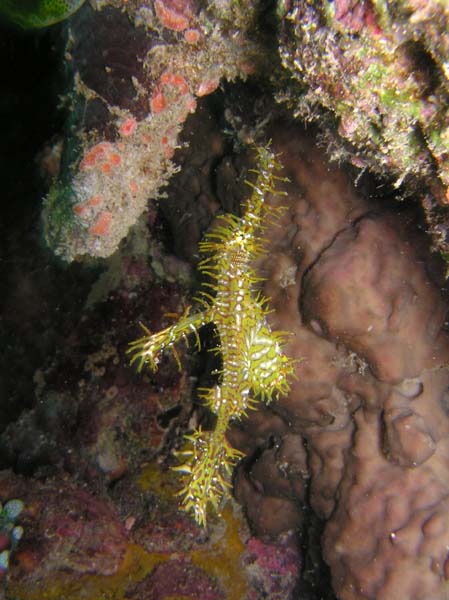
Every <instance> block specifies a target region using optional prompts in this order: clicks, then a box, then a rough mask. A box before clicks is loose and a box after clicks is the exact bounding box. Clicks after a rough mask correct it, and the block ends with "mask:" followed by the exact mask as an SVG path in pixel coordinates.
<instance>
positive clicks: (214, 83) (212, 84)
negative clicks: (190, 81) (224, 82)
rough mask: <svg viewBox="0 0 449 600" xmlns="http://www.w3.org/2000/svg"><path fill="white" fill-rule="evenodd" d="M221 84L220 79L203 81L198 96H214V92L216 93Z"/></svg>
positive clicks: (198, 88) (198, 89)
mask: <svg viewBox="0 0 449 600" xmlns="http://www.w3.org/2000/svg"><path fill="white" fill-rule="evenodd" d="M219 83H220V81H219V80H218V79H206V80H205V81H202V82H201V83H200V85H199V86H198V87H197V90H196V95H197V96H207V95H208V94H212V92H215V90H216V89H217V87H218V85H219Z"/></svg>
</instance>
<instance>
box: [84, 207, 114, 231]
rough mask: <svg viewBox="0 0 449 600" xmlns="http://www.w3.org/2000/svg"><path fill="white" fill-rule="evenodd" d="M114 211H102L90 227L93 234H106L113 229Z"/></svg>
mask: <svg viewBox="0 0 449 600" xmlns="http://www.w3.org/2000/svg"><path fill="white" fill-rule="evenodd" d="M111 222H112V213H110V212H108V211H104V212H101V213H100V214H99V215H98V218H97V220H96V221H95V223H94V224H93V225H92V227H91V228H90V229H89V233H90V234H91V235H98V236H102V237H103V236H106V235H108V234H109V231H110V229H111Z"/></svg>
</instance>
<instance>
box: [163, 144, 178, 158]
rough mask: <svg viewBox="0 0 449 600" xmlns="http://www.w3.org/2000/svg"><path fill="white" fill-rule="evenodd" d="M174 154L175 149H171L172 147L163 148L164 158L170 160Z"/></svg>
mask: <svg viewBox="0 0 449 600" xmlns="http://www.w3.org/2000/svg"><path fill="white" fill-rule="evenodd" d="M174 153H175V149H174V148H173V146H169V145H167V146H165V147H164V156H165V158H171V157H172V156H173V154H174Z"/></svg>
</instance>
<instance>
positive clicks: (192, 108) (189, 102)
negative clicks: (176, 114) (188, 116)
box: [186, 96, 196, 113]
mask: <svg viewBox="0 0 449 600" xmlns="http://www.w3.org/2000/svg"><path fill="white" fill-rule="evenodd" d="M186 106H187V108H188V110H189V112H191V113H194V112H195V111H196V100H195V98H194V97H193V96H190V98H189V99H188V100H187V103H186Z"/></svg>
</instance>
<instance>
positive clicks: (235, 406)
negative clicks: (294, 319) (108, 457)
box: [130, 147, 294, 525]
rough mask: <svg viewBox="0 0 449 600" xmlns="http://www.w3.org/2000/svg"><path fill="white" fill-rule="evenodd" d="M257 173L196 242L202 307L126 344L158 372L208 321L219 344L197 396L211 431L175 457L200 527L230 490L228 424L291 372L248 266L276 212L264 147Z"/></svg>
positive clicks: (271, 161) (237, 455)
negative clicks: (211, 421) (164, 355)
mask: <svg viewBox="0 0 449 600" xmlns="http://www.w3.org/2000/svg"><path fill="white" fill-rule="evenodd" d="M257 155H258V163H259V168H258V170H257V171H256V173H257V179H256V182H255V183H254V184H253V183H249V182H247V183H248V185H249V186H250V187H251V189H252V193H251V195H250V197H249V199H248V200H247V202H246V211H245V214H244V216H243V217H241V218H239V217H236V216H235V215H231V214H226V215H223V216H221V218H220V219H219V223H218V225H217V226H216V227H214V229H213V231H212V232H210V233H208V234H207V235H206V237H205V240H204V241H203V242H201V244H200V251H201V252H202V254H203V255H205V256H206V258H204V259H203V260H202V262H201V263H200V264H199V270H200V272H201V273H202V274H203V275H204V276H206V277H208V278H209V282H208V283H204V284H203V288H202V290H201V292H200V296H199V298H198V299H197V300H198V303H199V304H200V305H201V307H202V309H203V310H199V311H196V312H194V311H192V312H191V313H189V312H188V311H186V313H184V315H183V316H182V317H181V319H180V320H179V321H178V322H177V323H176V324H175V325H173V326H172V327H168V328H167V329H165V330H163V331H161V332H159V333H157V334H154V335H152V334H151V333H150V332H149V331H147V330H146V334H147V335H145V336H144V337H143V338H141V339H139V340H136V341H135V342H133V343H132V344H131V346H130V352H132V353H133V354H134V357H133V360H137V361H138V365H139V368H142V366H143V365H144V364H145V363H147V364H149V366H150V368H152V369H156V368H157V361H158V357H159V356H160V353H161V352H162V351H164V350H165V349H167V348H171V349H173V351H174V352H175V356H177V355H176V350H175V348H174V344H175V343H176V342H177V341H179V340H180V339H182V338H183V337H185V336H186V335H188V334H189V333H194V335H195V336H196V341H197V344H199V338H198V333H197V330H198V329H199V328H200V327H201V326H203V325H204V324H206V323H210V322H212V323H213V324H214V326H215V328H216V330H217V333H218V337H219V340H220V341H219V344H218V346H217V347H216V348H214V349H213V352H216V353H219V354H220V356H221V362H222V368H221V371H220V372H219V374H218V375H219V383H218V384H217V385H216V386H214V387H213V388H211V389H206V390H203V391H202V399H203V401H204V403H205V404H206V405H207V407H208V408H209V409H210V410H211V411H212V412H213V413H214V414H215V415H216V416H217V422H216V427H215V429H214V430H213V431H203V430H202V429H200V428H199V429H197V430H196V431H194V432H193V434H191V435H188V436H186V442H187V444H186V448H185V449H184V450H182V451H180V452H179V453H178V455H179V457H180V458H181V461H182V463H181V464H180V465H179V466H177V467H175V470H177V471H180V472H181V473H183V474H184V476H185V480H184V483H185V485H184V487H183V489H182V490H181V492H180V496H181V499H182V502H181V505H182V508H184V509H185V510H187V511H189V512H191V513H193V515H194V517H195V519H196V521H197V522H198V523H199V524H200V525H205V524H206V516H207V507H208V505H209V504H210V505H211V506H212V507H213V508H214V509H215V510H218V508H219V502H220V500H221V498H222V496H223V495H226V494H227V493H228V492H229V488H230V483H229V481H230V478H231V475H232V469H233V467H234V465H235V464H236V462H237V461H238V460H239V459H241V458H242V456H243V454H242V453H241V452H240V451H238V450H236V449H235V448H233V447H232V446H231V445H230V444H229V443H228V441H227V439H226V430H227V429H228V426H229V423H230V422H231V421H233V420H236V419H241V418H242V417H243V416H244V415H245V414H246V413H247V411H248V410H250V409H255V408H257V403H258V402H259V401H264V402H266V403H268V402H270V401H271V400H272V399H273V398H276V397H278V396H280V395H285V394H287V393H288V391H289V378H290V377H291V376H293V374H294V361H293V360H291V359H289V358H288V357H287V356H285V354H283V351H282V348H283V345H284V343H285V334H283V333H282V332H273V331H271V329H270V326H269V324H268V321H267V318H266V317H267V313H268V312H269V311H268V308H267V305H268V301H267V299H266V298H263V297H262V296H261V295H260V293H258V292H257V291H256V287H257V285H258V284H259V283H260V281H261V279H260V278H259V277H257V275H256V273H255V271H254V269H253V267H252V264H253V261H254V259H255V258H257V257H259V256H260V255H262V254H263V253H264V245H263V239H262V237H261V236H262V234H263V231H264V230H265V229H266V227H267V224H268V223H270V222H271V221H273V220H274V219H275V218H276V215H277V213H278V212H279V210H281V209H279V208H273V207H270V206H268V205H267V203H266V201H265V198H266V196H267V195H268V194H269V193H271V194H281V193H282V192H280V191H278V190H276V183H277V182H280V181H283V179H282V178H280V177H278V176H276V175H275V172H276V170H277V169H278V168H279V165H278V163H277V162H276V159H275V156H274V155H273V154H272V152H271V151H270V150H269V149H268V148H264V147H263V148H259V149H257Z"/></svg>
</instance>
